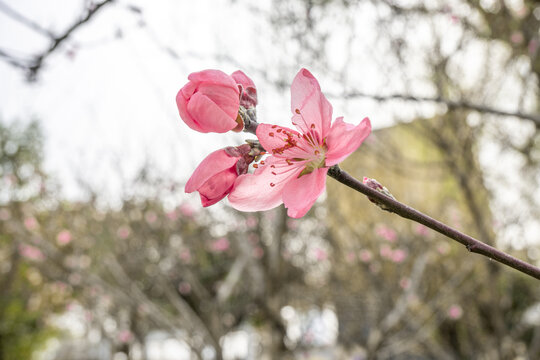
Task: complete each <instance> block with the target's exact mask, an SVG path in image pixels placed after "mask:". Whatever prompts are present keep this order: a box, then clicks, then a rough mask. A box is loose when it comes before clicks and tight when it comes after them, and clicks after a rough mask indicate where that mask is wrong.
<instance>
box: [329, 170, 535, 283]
mask: <svg viewBox="0 0 540 360" xmlns="http://www.w3.org/2000/svg"><path fill="white" fill-rule="evenodd" d="M328 176H330V177H332V178H334V179H336V180H337V181H339V182H340V183H342V184H344V185H347V186H348V187H350V188H352V189H354V190H356V191H358V192H360V193H362V194H364V195H366V196H368V197H369V198H370V199H373V200H374V201H375V202H377V203H378V204H380V205H383V206H384V207H385V209H388V211H390V212H393V213H395V214H397V215H399V216H401V217H404V218H406V219H409V220H413V221H416V222H417V223H420V224H423V225H425V226H427V227H429V228H430V229H433V230H435V231H437V232H438V233H440V234H443V235H445V236H446V237H449V238H451V239H453V240H456V241H457V242H459V243H461V244H463V245H465V247H466V248H467V250H469V251H470V252H473V253H477V254H480V255H484V256H487V257H488V258H490V259H493V260H495V261H498V262H500V263H502V264H505V265H507V266H510V267H511V268H514V269H516V270H518V271H521V272H522V273H525V274H527V275H530V276H532V277H534V278H536V279H539V280H540V268H538V267H536V266H534V265H531V264H529V263H526V262H524V261H522V260H519V259H517V258H515V257H513V256H511V255H509V254H506V253H504V252H502V251H500V250H497V249H495V248H494V247H492V246H489V245H487V244H485V243H483V242H481V241H479V240H476V239H475V238H473V237H471V236H469V235H466V234H464V233H462V232H460V231H458V230H456V229H454V228H452V227H450V226H448V225H446V224H444V223H442V222H440V221H438V220H435V219H433V218H432V217H430V216H428V215H426V214H423V213H421V212H420V211H418V210H416V209H414V208H412V207H410V206H407V205H405V204H403V203H401V202H399V201H397V200H395V199H392V198H391V197H388V196H386V195H384V194H382V193H380V192H378V191H377V190H374V189H372V188H370V187H368V186H366V185H364V184H363V183H362V182H360V181H358V180H357V179H355V178H354V177H352V176H351V175H349V174H348V173H347V172H346V171H344V170H342V169H340V168H339V166H337V165H334V166H332V167H331V168H330V169H329V171H328Z"/></svg>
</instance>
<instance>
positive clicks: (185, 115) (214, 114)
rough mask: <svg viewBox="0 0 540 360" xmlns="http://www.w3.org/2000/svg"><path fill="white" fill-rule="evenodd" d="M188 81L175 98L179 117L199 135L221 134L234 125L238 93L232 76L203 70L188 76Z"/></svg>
mask: <svg viewBox="0 0 540 360" xmlns="http://www.w3.org/2000/svg"><path fill="white" fill-rule="evenodd" d="M188 79H189V82H188V83H187V84H186V85H185V86H184V87H183V88H182V89H180V91H179V92H178V94H177V95H176V105H177V106H178V112H179V113H180V117H181V118H182V120H184V122H185V123H186V125H187V126H189V127H190V128H192V129H193V130H195V131H199V132H202V133H208V132H217V133H224V132H227V131H229V130H233V129H235V128H237V127H240V125H239V124H238V123H237V122H236V118H237V116H238V109H239V107H240V98H239V97H240V92H239V91H238V86H237V84H236V81H235V80H234V79H233V77H232V76H230V75H227V74H225V73H224V72H222V71H220V70H203V71H200V72H196V73H192V74H190V75H189V76H188Z"/></svg>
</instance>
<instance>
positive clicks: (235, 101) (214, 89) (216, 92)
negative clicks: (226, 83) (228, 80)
mask: <svg viewBox="0 0 540 360" xmlns="http://www.w3.org/2000/svg"><path fill="white" fill-rule="evenodd" d="M197 91H198V92H199V93H201V94H203V95H205V96H206V97H208V98H209V99H210V100H212V101H213V102H214V104H216V105H217V106H218V107H219V108H220V109H221V110H223V112H224V113H225V114H227V116H228V117H230V118H232V119H236V116H237V115H238V107H239V106H240V99H239V98H238V91H236V92H235V91H233V90H232V89H230V88H228V87H223V86H221V85H215V84H208V83H203V84H200V85H199V87H198V89H197Z"/></svg>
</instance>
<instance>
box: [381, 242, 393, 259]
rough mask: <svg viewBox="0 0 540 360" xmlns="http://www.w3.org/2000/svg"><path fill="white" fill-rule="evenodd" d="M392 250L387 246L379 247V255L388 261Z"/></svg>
mask: <svg viewBox="0 0 540 360" xmlns="http://www.w3.org/2000/svg"><path fill="white" fill-rule="evenodd" d="M392 253H393V252H392V248H391V247H390V245H388V244H384V245H381V247H380V249H379V254H380V255H381V256H382V257H384V258H388V259H390V258H391V257H392Z"/></svg>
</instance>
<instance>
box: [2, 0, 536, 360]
mask: <svg viewBox="0 0 540 360" xmlns="http://www.w3.org/2000/svg"><path fill="white" fill-rule="evenodd" d="M539 24H540V3H538V2H537V1H526V0H505V1H503V0H480V1H476V0H473V1H464V0H455V1H437V0H432V1H427V0H426V1H414V0H409V1H407V0H402V1H400V0H378V1H374V0H286V1H285V0H259V1H256V2H255V1H248V0H198V1H180V0H155V1H151V2H147V1H142V0H115V1H110V0H102V1H98V0H95V1H94V0H56V1H39V0H17V1H15V0H0V84H1V85H0V360H25V359H36V360H112V359H114V360H127V359H129V360H177V359H180V360H182V359H358V360H360V359H539V358H540V286H539V284H538V282H537V281H536V280H534V279H532V278H529V277H527V276H525V275H523V274H520V273H518V272H517V271H514V270H513V269H510V268H506V267H503V266H501V265H499V264H497V263H493V262H490V261H489V260H488V259H486V258H483V257H479V256H477V255H473V254H469V253H468V252H467V251H466V249H465V248H463V247H462V246H458V245H457V244H456V243H454V242H452V241H450V240H448V239H446V238H443V237H442V236H440V235H438V234H436V233H434V232H432V231H430V230H429V229H427V228H425V227H423V226H421V225H418V224H415V223H412V222H410V221H406V220H404V219H401V218H399V217H397V216H392V215H391V214H387V213H385V212H383V211H381V210H380V209H378V208H377V207H376V206H374V205H373V204H371V203H370V202H369V201H368V200H367V199H366V198H365V197H364V196H362V195H360V194H359V193H355V192H354V191H352V190H350V189H348V188H345V187H344V186H343V185H341V184H338V183H337V182H335V181H334V180H332V179H328V186H327V192H326V196H323V198H322V199H320V201H318V202H317V204H316V205H315V206H314V208H313V209H312V210H311V211H310V212H309V213H308V215H306V216H305V217H304V218H302V219H299V220H294V219H290V218H287V216H286V214H285V212H284V211H283V208H281V207H280V208H277V209H275V210H272V211H268V212H264V213H252V214H250V213H238V212H236V211H234V210H232V209H231V208H230V207H228V205H227V204H226V201H223V202H222V203H220V204H217V205H215V206H212V207H211V208H207V209H202V208H201V205H200V203H199V200H198V196H197V194H191V195H186V194H184V191H183V184H184V183H185V181H186V180H187V178H188V177H189V176H190V175H191V173H192V171H193V170H194V169H195V167H196V166H197V164H198V163H199V162H200V161H201V160H202V159H203V158H204V157H205V156H206V155H207V154H208V153H209V152H211V151H213V150H216V149H218V148H220V147H224V146H228V145H239V144H241V143H242V142H243V141H244V139H245V138H253V136H251V135H247V136H246V134H232V133H231V134H222V135H216V134H198V133H195V132H194V131H191V130H190V129H188V127H187V126H186V125H185V124H184V123H183V122H182V121H181V120H180V117H179V116H178V112H177V108H176V105H175V102H174V98H175V96H176V93H177V91H178V90H179V89H180V88H181V87H182V86H183V85H184V84H185V83H186V82H187V76H188V74H189V73H191V72H194V71H199V70H202V69H207V68H215V69H221V70H223V71H226V72H227V73H231V72H233V71H235V70H237V69H241V70H243V71H244V72H245V73H246V74H248V75H249V76H250V77H252V78H253V80H254V81H255V84H256V85H257V88H258V94H259V106H258V118H259V121H260V122H272V123H276V124H279V125H284V126H290V110H289V107H290V105H289V101H290V93H289V86H290V83H291V81H292V79H293V77H294V75H295V74H296V72H297V71H298V70H299V69H300V68H301V67H306V68H308V69H309V70H310V71H312V72H313V74H314V75H315V76H316V77H317V79H318V80H319V82H320V84H321V87H322V89H323V92H325V94H326V95H327V97H328V98H329V100H330V102H331V103H332V105H333V108H334V116H335V117H336V116H341V115H343V116H344V117H345V120H346V121H348V122H350V123H354V124H358V123H359V122H360V121H361V120H362V119H363V118H364V117H365V116H369V117H370V119H371V122H372V124H373V126H374V129H375V130H374V132H373V133H372V135H371V136H370V137H369V138H368V140H366V142H365V143H364V144H363V145H362V146H361V147H360V149H359V150H358V151H357V152H356V153H355V154H353V155H352V156H351V157H350V158H349V159H348V160H347V161H345V162H344V163H343V164H342V167H343V168H344V169H346V170H347V171H349V172H350V173H352V174H353V175H355V176H357V177H358V178H362V177H363V176H369V177H372V178H376V179H377V180H379V181H380V182H381V183H383V184H384V185H385V186H387V187H388V188H389V189H390V191H391V192H392V193H393V194H394V195H395V196H396V198H398V199H399V200H401V201H403V202H405V203H407V204H409V205H411V206H413V207H415V208H417V209H419V210H421V211H424V212H426V213H428V214H430V215H431V216H433V217H435V218H438V219H440V220H443V221H445V222H447V223H448V224H450V225H452V226H455V227H456V228H458V229H460V230H463V231H464V232H466V233H469V234H470V235H472V236H475V237H477V238H478V239H480V240H482V241H484V242H486V243H489V244H492V245H496V246H497V247H499V248H501V249H504V250H505V251H508V252H510V253H511V254H513V255H515V256H517V257H519V258H521V259H524V260H526V261H528V262H531V263H534V264H536V265H538V264H539V263H540V206H539V205H540V191H539V190H538V189H539V182H540V168H539V166H538V165H539V162H540V113H539V105H540V103H539V100H540V93H539V75H540V33H539Z"/></svg>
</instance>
